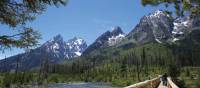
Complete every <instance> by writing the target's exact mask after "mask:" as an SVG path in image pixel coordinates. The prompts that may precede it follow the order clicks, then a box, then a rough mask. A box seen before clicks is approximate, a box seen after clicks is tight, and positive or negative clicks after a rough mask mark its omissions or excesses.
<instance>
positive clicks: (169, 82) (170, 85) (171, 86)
mask: <svg viewBox="0 0 200 88" xmlns="http://www.w3.org/2000/svg"><path fill="white" fill-rule="evenodd" d="M167 87H168V88H179V87H178V86H177V85H176V84H175V83H174V82H173V81H172V80H171V78H170V77H167Z"/></svg>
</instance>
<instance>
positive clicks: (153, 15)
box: [146, 10, 170, 18]
mask: <svg viewBox="0 0 200 88" xmlns="http://www.w3.org/2000/svg"><path fill="white" fill-rule="evenodd" d="M146 17H148V18H161V17H170V15H169V14H167V13H166V12H164V11H162V10H157V11H155V12H153V13H150V14H149V15H148V16H146Z"/></svg>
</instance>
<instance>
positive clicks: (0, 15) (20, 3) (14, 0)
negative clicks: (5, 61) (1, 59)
mask: <svg viewBox="0 0 200 88" xmlns="http://www.w3.org/2000/svg"><path fill="white" fill-rule="evenodd" d="M59 4H62V5H65V4H66V1H64V0H1V1H0V19H1V20H0V23H1V24H4V25H7V26H9V27H10V28H12V29H13V33H11V34H10V35H7V34H5V35H0V43H1V45H0V50H4V49H6V48H11V47H17V48H29V47H33V46H36V45H37V44H38V39H40V36H41V35H40V33H39V32H38V31H36V30H33V28H31V27H27V26H26V23H28V22H30V21H33V20H34V19H35V16H37V15H39V14H41V13H42V12H43V11H45V9H46V7H47V6H48V5H56V6H58V5H59Z"/></svg>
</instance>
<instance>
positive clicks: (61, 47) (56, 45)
mask: <svg viewBox="0 0 200 88" xmlns="http://www.w3.org/2000/svg"><path fill="white" fill-rule="evenodd" d="M42 47H43V48H44V49H45V50H46V51H47V52H48V53H51V55H53V56H52V57H57V58H73V57H77V56H80V55H81V54H82V52H83V51H84V50H85V49H86V48H87V44H86V42H85V41H84V40H83V39H82V38H78V37H74V38H73V39H70V40H68V41H67V42H65V41H63V37H62V36H61V35H57V36H55V37H54V38H53V39H51V40H49V41H47V42H46V43H45V44H43V46H42Z"/></svg>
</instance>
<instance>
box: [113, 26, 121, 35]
mask: <svg viewBox="0 0 200 88" xmlns="http://www.w3.org/2000/svg"><path fill="white" fill-rule="evenodd" d="M111 33H112V34H113V35H119V34H124V32H123V31H122V29H121V28H120V27H119V26H116V27H114V28H113V29H112V32H111Z"/></svg>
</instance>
